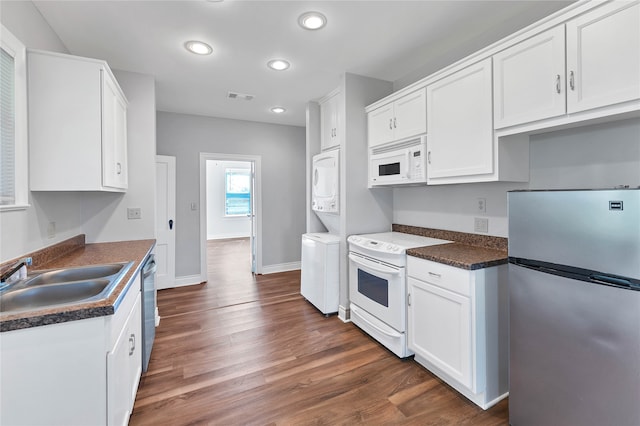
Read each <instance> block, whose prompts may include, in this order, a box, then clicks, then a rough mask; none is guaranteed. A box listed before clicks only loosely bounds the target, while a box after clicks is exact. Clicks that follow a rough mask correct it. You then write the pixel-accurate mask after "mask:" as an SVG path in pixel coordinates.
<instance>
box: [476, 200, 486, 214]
mask: <svg viewBox="0 0 640 426" xmlns="http://www.w3.org/2000/svg"><path fill="white" fill-rule="evenodd" d="M476 201H477V205H476V209H477V211H478V213H486V212H487V199H486V198H476Z"/></svg>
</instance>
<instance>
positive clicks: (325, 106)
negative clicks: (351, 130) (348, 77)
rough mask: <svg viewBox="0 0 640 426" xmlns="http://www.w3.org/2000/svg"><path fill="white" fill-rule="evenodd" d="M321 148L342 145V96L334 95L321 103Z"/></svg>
mask: <svg viewBox="0 0 640 426" xmlns="http://www.w3.org/2000/svg"><path fill="white" fill-rule="evenodd" d="M320 145H321V146H320V148H321V149H322V150H323V151H324V150H326V149H329V148H333V147H334V146H339V145H340V96H338V94H335V95H333V96H332V97H331V98H329V99H328V100H327V101H326V102H323V103H322V104H321V105H320Z"/></svg>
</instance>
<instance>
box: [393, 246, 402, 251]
mask: <svg viewBox="0 0 640 426" xmlns="http://www.w3.org/2000/svg"><path fill="white" fill-rule="evenodd" d="M392 250H393V251H395V252H397V251H400V247H398V246H394V247H393V249H392Z"/></svg>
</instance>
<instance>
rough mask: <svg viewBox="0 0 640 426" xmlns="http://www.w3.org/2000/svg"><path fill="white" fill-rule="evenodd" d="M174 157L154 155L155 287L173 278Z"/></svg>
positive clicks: (164, 285)
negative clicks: (156, 268)
mask: <svg viewBox="0 0 640 426" xmlns="http://www.w3.org/2000/svg"><path fill="white" fill-rule="evenodd" d="M175 217H176V157H171V156H167V155H156V249H155V255H156V264H157V265H158V270H157V272H156V288H157V289H158V290H161V289H163V288H171V287H175V282H176V232H175V229H176V223H175Z"/></svg>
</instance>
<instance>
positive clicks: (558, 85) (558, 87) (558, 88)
mask: <svg viewBox="0 0 640 426" xmlns="http://www.w3.org/2000/svg"><path fill="white" fill-rule="evenodd" d="M556 92H557V93H560V74H558V75H556Z"/></svg>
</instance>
